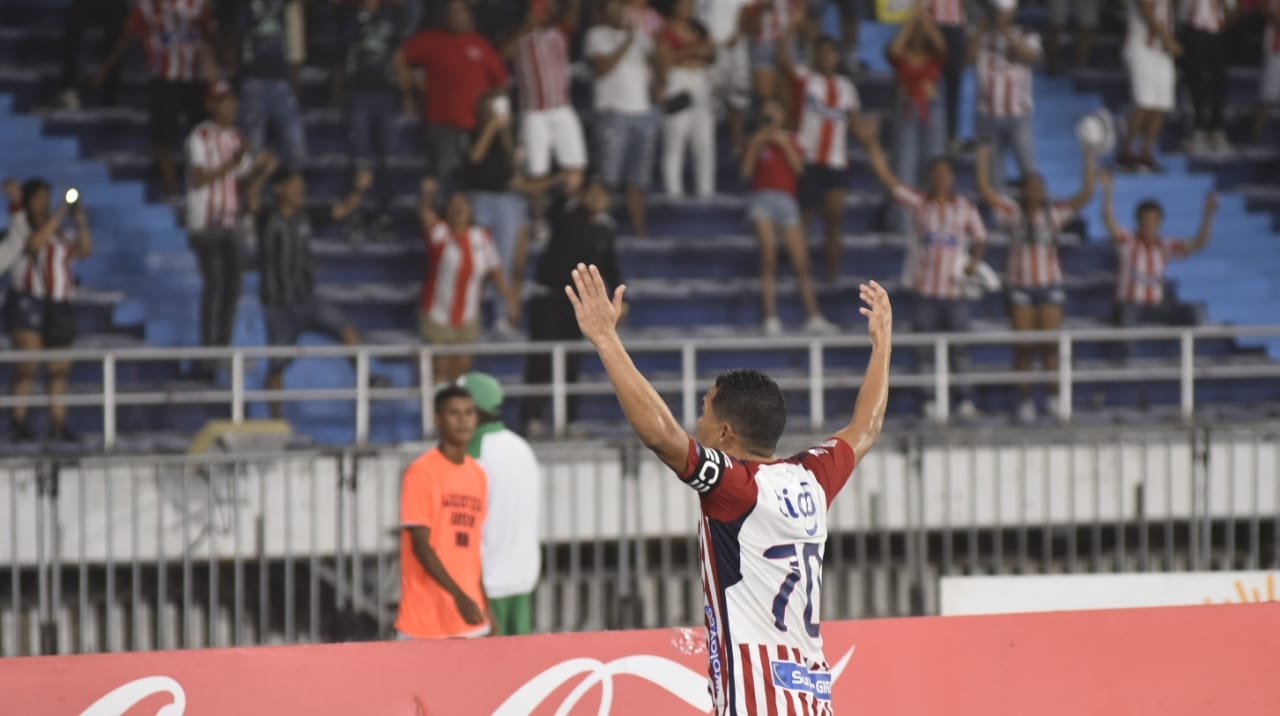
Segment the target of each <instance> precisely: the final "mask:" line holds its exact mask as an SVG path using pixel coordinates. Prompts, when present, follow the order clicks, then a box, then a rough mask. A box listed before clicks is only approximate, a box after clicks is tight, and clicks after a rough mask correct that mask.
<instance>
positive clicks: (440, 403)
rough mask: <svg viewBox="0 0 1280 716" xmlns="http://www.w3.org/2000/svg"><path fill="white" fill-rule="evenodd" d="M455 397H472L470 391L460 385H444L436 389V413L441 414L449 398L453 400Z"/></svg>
mask: <svg viewBox="0 0 1280 716" xmlns="http://www.w3.org/2000/svg"><path fill="white" fill-rule="evenodd" d="M456 398H466V399H467V400H471V399H472V398H471V393H470V392H469V391H468V390H467V389H466V388H464V387H462V386H460V385H446V386H445V387H443V388H441V389H440V390H437V391H436V398H435V410H436V415H443V414H444V408H445V406H446V405H448V404H449V401H450V400H454V399H456Z"/></svg>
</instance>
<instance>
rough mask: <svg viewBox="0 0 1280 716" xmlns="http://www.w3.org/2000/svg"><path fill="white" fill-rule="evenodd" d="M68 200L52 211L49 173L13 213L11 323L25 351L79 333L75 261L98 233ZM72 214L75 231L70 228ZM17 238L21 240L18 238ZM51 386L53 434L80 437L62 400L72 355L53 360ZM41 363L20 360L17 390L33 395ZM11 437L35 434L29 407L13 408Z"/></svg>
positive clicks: (16, 343)
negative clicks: (15, 249) (15, 248)
mask: <svg viewBox="0 0 1280 716" xmlns="http://www.w3.org/2000/svg"><path fill="white" fill-rule="evenodd" d="M68 198H70V199H72V200H73V203H71V204H62V205H60V206H59V207H58V209H57V211H51V210H50V209H51V204H52V193H51V191H50V188H49V183H48V182H46V181H45V180H43V179H30V180H28V181H26V182H25V183H24V184H23V185H22V211H21V212H20V213H17V214H15V215H14V217H13V222H12V224H10V226H9V234H8V236H6V237H5V242H6V243H7V244H11V245H17V246H20V247H21V248H20V251H19V253H18V255H17V258H16V260H15V261H14V262H13V265H12V266H11V268H10V269H9V292H8V295H7V296H6V300H5V310H4V315H5V325H7V326H8V327H9V337H10V338H11V340H12V341H13V347H14V349H16V350H20V351H38V350H43V349H48V348H65V347H67V346H69V345H71V343H72V341H74V340H75V335H76V315H75V307H74V306H73V305H72V303H71V298H72V296H73V295H74V293H75V279H74V276H73V275H72V273H71V265H72V262H74V261H76V260H79V259H84V258H87V257H88V256H89V254H91V253H92V252H93V235H92V234H91V233H90V231H89V222H88V221H87V220H86V218H85V214H84V210H83V209H81V208H80V207H79V205H78V204H76V203H74V197H68ZM69 215H70V216H71V217H72V219H73V221H74V222H75V230H74V232H68V231H67V230H66V229H65V228H64V224H65V223H66V219H67V217H68V216H69ZM12 242H17V243H16V244H13V243H12ZM46 368H47V371H48V373H47V375H48V379H47V388H48V391H49V415H50V425H49V436H50V437H51V438H53V439H55V440H61V441H67V442H74V441H75V440H76V436H75V435H74V433H72V432H71V430H70V429H69V428H68V427H67V424H66V420H67V409H66V407H65V406H63V405H61V404H59V403H58V396H60V395H62V394H63V393H65V392H66V389H67V376H68V375H69V374H70V372H71V363H70V362H69V361H53V362H50V363H49V364H48V365H47V366H46ZM38 372H39V365H38V364H37V363H34V362H31V363H19V364H17V365H16V366H15V367H14V371H13V385H12V394H13V395H14V396H15V397H22V396H27V395H30V394H31V393H32V391H33V390H34V388H35V382H36V375H37V374H38ZM9 437H10V439H12V440H13V441H14V442H25V441H29V440H34V439H35V433H34V431H33V430H32V429H31V426H30V425H29V424H28V423H27V408H26V407H25V406H20V407H17V408H14V409H13V419H12V420H11V421H10V422H9Z"/></svg>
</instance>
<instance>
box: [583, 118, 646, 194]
mask: <svg viewBox="0 0 1280 716" xmlns="http://www.w3.org/2000/svg"><path fill="white" fill-rule="evenodd" d="M657 144H658V116H657V115H656V114H654V113H653V112H644V113H628V112H600V113H599V114H598V115H596V151H597V152H598V156H599V162H600V177H601V178H602V179H604V181H605V183H606V184H608V185H609V186H611V187H614V188H615V189H620V188H623V187H638V188H641V189H648V188H649V185H650V183H652V181H653V155H654V153H655V151H656V150H657Z"/></svg>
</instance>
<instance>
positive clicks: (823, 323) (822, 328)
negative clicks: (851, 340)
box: [804, 313, 840, 336]
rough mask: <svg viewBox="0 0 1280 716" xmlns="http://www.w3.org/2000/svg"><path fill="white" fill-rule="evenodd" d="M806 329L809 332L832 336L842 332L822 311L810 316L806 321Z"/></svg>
mask: <svg viewBox="0 0 1280 716" xmlns="http://www.w3.org/2000/svg"><path fill="white" fill-rule="evenodd" d="M804 330H805V331H807V332H809V333H819V334H822V335H824V336H830V335H834V334H836V333H839V332H840V329H839V328H837V327H836V324H834V323H832V322H831V321H828V320H827V319H826V318H824V317H823V316H822V314H820V313H818V314H814V315H812V316H809V320H807V321H805V322H804Z"/></svg>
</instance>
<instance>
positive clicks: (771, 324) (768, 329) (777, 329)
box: [760, 316, 782, 338]
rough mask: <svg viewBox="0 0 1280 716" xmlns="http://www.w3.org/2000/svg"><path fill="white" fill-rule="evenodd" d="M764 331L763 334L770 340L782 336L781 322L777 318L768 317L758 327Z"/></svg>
mask: <svg viewBox="0 0 1280 716" xmlns="http://www.w3.org/2000/svg"><path fill="white" fill-rule="evenodd" d="M760 327H761V328H762V329H763V330H764V334H765V335H766V336H769V337H770V338H776V337H778V336H780V335H782V321H780V320H778V317H777V316H769V317H768V318H766V319H764V323H763V324H762V325H761V326H760Z"/></svg>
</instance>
